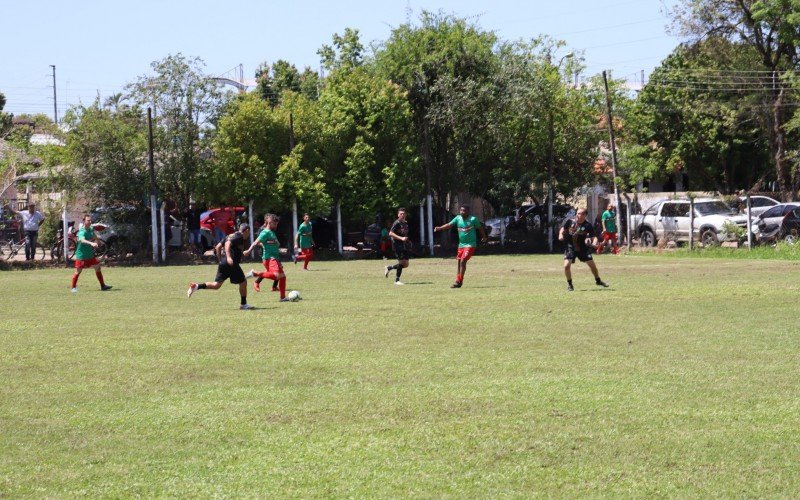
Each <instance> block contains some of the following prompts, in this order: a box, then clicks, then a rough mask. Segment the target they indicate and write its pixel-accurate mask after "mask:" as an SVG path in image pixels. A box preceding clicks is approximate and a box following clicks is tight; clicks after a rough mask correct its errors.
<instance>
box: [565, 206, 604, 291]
mask: <svg viewBox="0 0 800 500" xmlns="http://www.w3.org/2000/svg"><path fill="white" fill-rule="evenodd" d="M591 236H592V225H591V224H590V223H589V221H587V220H586V209H585V208H581V209H579V210H578V212H577V213H576V215H575V220H572V219H567V220H565V221H564V224H563V225H562V226H561V230H560V231H559V232H558V240H559V241H563V242H564V243H565V250H564V275H565V276H566V277H567V291H568V292H571V291H573V290H574V288H573V287H572V271H571V269H570V268H571V266H572V264H573V263H574V262H575V259H576V258H577V259H578V260H580V261H581V262H586V265H587V266H589V269H591V270H592V274H593V275H594V282H595V284H597V286H602V287H607V286H608V285H607V284H605V283H603V280H601V279H600V273H598V272H597V266H596V265H595V263H594V260H592V254H591V252H590V251H589V243H587V241H586V240H587V239H588V238H591Z"/></svg>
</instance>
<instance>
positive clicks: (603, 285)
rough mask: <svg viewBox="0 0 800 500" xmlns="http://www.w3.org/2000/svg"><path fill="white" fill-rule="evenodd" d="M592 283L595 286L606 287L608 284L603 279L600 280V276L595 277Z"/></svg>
mask: <svg viewBox="0 0 800 500" xmlns="http://www.w3.org/2000/svg"><path fill="white" fill-rule="evenodd" d="M594 283H595V285H597V286H602V287H605V288H608V284H607V283H604V282H603V280H601V279H600V278H597V279H596V280H594Z"/></svg>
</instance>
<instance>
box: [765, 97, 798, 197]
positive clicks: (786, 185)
mask: <svg viewBox="0 0 800 500" xmlns="http://www.w3.org/2000/svg"><path fill="white" fill-rule="evenodd" d="M773 96H774V98H773V101H772V144H771V147H772V157H773V158H774V159H775V175H776V177H777V179H778V185H779V187H780V190H781V200H782V201H794V200H795V199H796V198H797V192H795V191H794V190H793V189H792V174H791V168H790V165H789V162H788V161H786V132H785V131H784V124H785V118H784V114H783V100H784V97H785V95H784V90H783V87H781V88H780V90H777V93H774V94H773Z"/></svg>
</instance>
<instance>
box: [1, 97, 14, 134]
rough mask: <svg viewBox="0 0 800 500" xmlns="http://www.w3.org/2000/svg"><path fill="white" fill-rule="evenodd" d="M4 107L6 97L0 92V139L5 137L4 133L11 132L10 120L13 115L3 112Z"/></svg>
mask: <svg viewBox="0 0 800 500" xmlns="http://www.w3.org/2000/svg"><path fill="white" fill-rule="evenodd" d="M5 107H6V96H5V94H3V93H2V92H0V137H5V135H6V133H8V131H9V130H11V119H12V118H13V115H11V114H10V113H5V112H3V108H5Z"/></svg>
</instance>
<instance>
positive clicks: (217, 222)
mask: <svg viewBox="0 0 800 500" xmlns="http://www.w3.org/2000/svg"><path fill="white" fill-rule="evenodd" d="M246 210H247V209H246V208H245V207H223V208H212V209H210V210H207V211H205V212H203V213H202V214H200V231H201V232H202V234H201V237H202V240H203V247H204V248H206V249H209V248H211V247H213V246H214V243H215V242H216V241H218V240H219V238H218V237H215V236H214V233H215V231H214V230H215V229H218V230H219V232H221V233H222V234H223V235H228V234H231V233H232V232H234V231H235V230H236V221H237V220H238V219H239V218H240V217H242V216H243V215H244V214H245V211H246Z"/></svg>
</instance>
